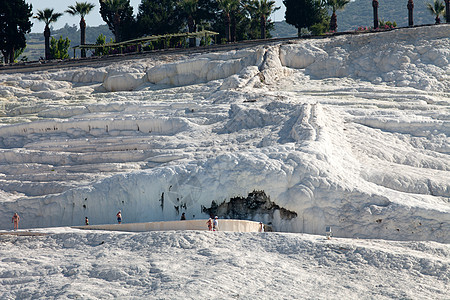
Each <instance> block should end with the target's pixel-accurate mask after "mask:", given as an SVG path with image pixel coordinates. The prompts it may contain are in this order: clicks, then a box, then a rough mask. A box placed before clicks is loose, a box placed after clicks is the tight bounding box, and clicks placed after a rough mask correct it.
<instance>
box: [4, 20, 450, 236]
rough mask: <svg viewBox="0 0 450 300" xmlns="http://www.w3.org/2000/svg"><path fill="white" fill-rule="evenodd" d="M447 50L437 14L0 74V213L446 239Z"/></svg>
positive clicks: (449, 219) (56, 221)
mask: <svg viewBox="0 0 450 300" xmlns="http://www.w3.org/2000/svg"><path fill="white" fill-rule="evenodd" d="M449 62H450V26H449V25H440V26H433V27H423V28H410V29H400V30H395V31H391V32H385V33H381V34H364V35H354V36H339V37H332V38H324V39H316V40H314V39H312V40H302V41H292V42H287V43H280V44H274V45H271V46H260V47H254V48H249V49H245V50H239V51H230V52H226V53H210V54H203V55H196V56H193V57H182V56H161V57H159V58H158V59H156V58H154V59H141V60H131V61H126V62H122V63H120V64H114V65H107V66H102V65H98V66H92V67H91V68H73V69H67V70H58V71H47V72H35V73H26V74H9V75H0V97H1V107H0V109H1V116H0V122H1V124H2V126H1V127H0V148H1V149H0V190H1V191H0V201H1V202H0V218H1V219H2V220H9V219H10V218H11V216H12V214H13V212H14V211H18V212H19V214H20V215H21V217H22V222H21V226H22V227H47V226H67V225H81V224H82V223H83V220H84V217H85V216H88V217H89V219H90V220H91V222H92V223H93V224H101V223H112V222H114V221H115V213H116V212H117V210H119V209H121V210H122V213H123V216H124V221H125V222H143V221H160V220H177V219H179V215H180V214H181V213H182V212H185V213H186V215H187V216H188V218H191V219H199V218H206V217H207V216H208V215H209V213H214V214H219V215H220V216H221V217H236V216H239V217H243V218H247V219H252V220H257V221H264V222H265V223H270V224H271V225H272V226H273V228H274V230H276V231H289V232H304V233H313V234H323V233H324V230H325V226H331V227H332V228H333V232H334V235H335V236H340V237H353V238H356V237H359V238H382V239H395V240H433V241H438V242H444V243H449V242H450V234H449V232H450V203H449V198H450V180H449V178H450V172H449V171H450V156H449V153H450V143H449V142H450V139H449V133H450V122H449V119H450V106H449V103H450V63H449ZM253 191H258V192H257V193H254V194H252V195H251V196H253V198H251V197H249V198H247V197H248V195H249V193H252V192H253ZM255 195H256V196H255ZM237 197H241V198H242V199H245V200H242V199H236V198H237ZM250 198H251V199H250ZM230 199H233V201H237V202H239V201H241V202H239V203H241V204H242V203H244V204H242V205H238V204H236V205H234V204H233V205H232V204H231V203H235V202H230ZM249 199H250V200H249ZM252 199H253V200H252ZM269 199H270V201H269ZM215 204H217V205H219V207H216V206H215ZM221 204H222V205H221ZM220 205H221V206H220ZM0 228H2V229H7V228H10V223H9V222H7V223H0Z"/></svg>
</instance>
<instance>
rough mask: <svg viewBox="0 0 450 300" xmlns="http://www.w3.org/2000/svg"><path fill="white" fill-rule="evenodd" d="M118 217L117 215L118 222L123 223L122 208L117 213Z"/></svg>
mask: <svg viewBox="0 0 450 300" xmlns="http://www.w3.org/2000/svg"><path fill="white" fill-rule="evenodd" d="M116 217H117V222H118V223H119V224H122V212H121V211H120V210H119V212H118V213H117V215H116Z"/></svg>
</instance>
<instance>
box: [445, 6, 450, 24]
mask: <svg viewBox="0 0 450 300" xmlns="http://www.w3.org/2000/svg"><path fill="white" fill-rule="evenodd" d="M445 19H446V20H447V23H449V24H450V0H445Z"/></svg>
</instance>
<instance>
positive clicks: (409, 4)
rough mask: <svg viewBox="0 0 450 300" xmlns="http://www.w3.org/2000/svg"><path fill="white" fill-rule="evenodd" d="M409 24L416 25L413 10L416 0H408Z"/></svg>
mask: <svg viewBox="0 0 450 300" xmlns="http://www.w3.org/2000/svg"><path fill="white" fill-rule="evenodd" d="M406 7H408V26H414V18H413V10H414V1H413V0H408V5H407V6H406Z"/></svg>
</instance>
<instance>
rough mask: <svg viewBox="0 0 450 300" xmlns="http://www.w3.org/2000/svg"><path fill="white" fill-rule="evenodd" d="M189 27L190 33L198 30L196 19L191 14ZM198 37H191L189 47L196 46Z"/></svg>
mask: <svg viewBox="0 0 450 300" xmlns="http://www.w3.org/2000/svg"><path fill="white" fill-rule="evenodd" d="M188 27H189V32H190V33H193V32H195V31H196V30H195V27H196V26H195V21H194V18H192V16H189V18H188ZM196 42H197V41H196V39H195V37H191V38H189V47H195V45H196Z"/></svg>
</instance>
